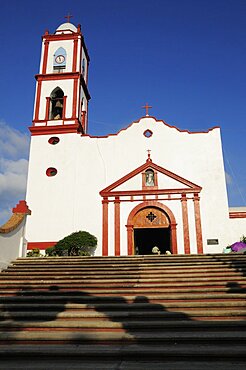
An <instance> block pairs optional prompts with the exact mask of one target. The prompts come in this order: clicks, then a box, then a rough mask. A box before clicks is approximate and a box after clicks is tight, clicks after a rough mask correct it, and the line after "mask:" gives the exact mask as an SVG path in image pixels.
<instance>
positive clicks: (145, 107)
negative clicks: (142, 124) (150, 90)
mask: <svg viewBox="0 0 246 370" xmlns="http://www.w3.org/2000/svg"><path fill="white" fill-rule="evenodd" d="M142 108H144V109H146V114H145V115H146V116H149V108H152V106H151V105H148V103H146V104H145V105H144V106H143V107H142Z"/></svg>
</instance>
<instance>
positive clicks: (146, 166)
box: [100, 159, 202, 196]
mask: <svg viewBox="0 0 246 370" xmlns="http://www.w3.org/2000/svg"><path fill="white" fill-rule="evenodd" d="M147 169H152V170H156V171H158V172H160V173H162V174H164V175H166V176H168V177H170V178H172V179H174V180H176V181H178V182H181V183H182V184H184V185H186V186H188V187H189V188H190V189H173V190H175V193H179V194H180V193H185V192H186V191H187V190H191V189H193V192H194V189H196V192H197V191H198V192H199V191H201V189H202V188H201V187H200V186H199V185H196V184H194V183H193V182H191V181H188V180H186V179H184V178H183V177H181V176H178V175H176V174H175V173H173V172H171V171H168V170H166V169H165V168H163V167H161V166H158V165H157V164H155V163H153V162H151V161H149V160H148V159H147V161H146V162H145V163H144V164H143V165H141V166H140V167H138V168H136V169H135V170H133V171H132V172H130V173H128V174H127V175H125V176H123V177H122V178H120V179H119V180H117V181H115V182H114V183H113V184H111V185H109V186H107V187H106V188H105V189H103V190H102V191H101V192H100V195H101V196H110V193H111V194H112V195H118V196H119V195H123V194H124V193H126V192H122V191H115V192H112V190H113V189H115V188H117V187H118V186H120V185H122V184H123V183H125V182H126V181H128V180H130V179H131V178H132V177H134V176H136V175H138V174H139V173H141V172H144V171H145V170H147ZM164 191H165V192H166V193H167V192H170V190H168V189H165V190H152V189H150V190H144V191H143V190H140V191H134V194H132V195H137V194H148V193H151V194H161V193H162V194H163V193H164ZM131 193H132V191H129V192H127V194H128V195H131Z"/></svg>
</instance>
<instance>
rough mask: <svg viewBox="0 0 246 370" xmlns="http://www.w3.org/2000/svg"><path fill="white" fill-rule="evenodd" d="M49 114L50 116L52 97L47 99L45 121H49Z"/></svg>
mask: <svg viewBox="0 0 246 370" xmlns="http://www.w3.org/2000/svg"><path fill="white" fill-rule="evenodd" d="M49 114H50V97H47V98H46V108H45V120H46V121H48V120H49Z"/></svg>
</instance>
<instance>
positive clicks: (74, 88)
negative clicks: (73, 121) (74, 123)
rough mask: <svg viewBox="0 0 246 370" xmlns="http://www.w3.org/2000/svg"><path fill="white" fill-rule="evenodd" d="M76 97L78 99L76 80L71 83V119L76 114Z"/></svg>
mask: <svg viewBox="0 0 246 370" xmlns="http://www.w3.org/2000/svg"><path fill="white" fill-rule="evenodd" d="M77 97H78V80H74V82H73V111H72V115H73V117H75V116H76V113H77Z"/></svg>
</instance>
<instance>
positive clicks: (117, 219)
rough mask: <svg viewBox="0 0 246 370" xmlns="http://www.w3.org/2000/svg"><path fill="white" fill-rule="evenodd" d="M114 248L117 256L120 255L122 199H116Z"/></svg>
mask: <svg viewBox="0 0 246 370" xmlns="http://www.w3.org/2000/svg"><path fill="white" fill-rule="evenodd" d="M114 243H115V244H114V248H115V256H120V200H119V198H118V197H117V198H116V199H115V201H114Z"/></svg>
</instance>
